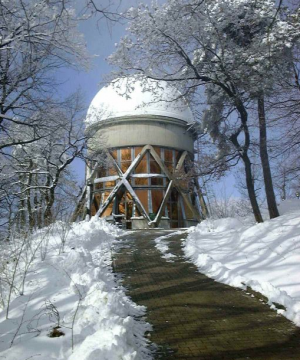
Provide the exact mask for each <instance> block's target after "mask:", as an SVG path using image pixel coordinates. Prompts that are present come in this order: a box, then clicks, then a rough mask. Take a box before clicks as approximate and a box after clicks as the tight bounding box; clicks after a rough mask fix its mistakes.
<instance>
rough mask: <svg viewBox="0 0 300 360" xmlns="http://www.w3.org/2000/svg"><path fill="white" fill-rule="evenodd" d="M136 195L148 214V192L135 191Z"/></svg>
mask: <svg viewBox="0 0 300 360" xmlns="http://www.w3.org/2000/svg"><path fill="white" fill-rule="evenodd" d="M135 193H136V195H137V196H138V198H139V199H140V202H141V203H142V204H143V206H144V208H145V210H146V212H147V213H148V212H149V207H148V190H135Z"/></svg>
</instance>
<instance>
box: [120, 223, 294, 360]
mask: <svg viewBox="0 0 300 360" xmlns="http://www.w3.org/2000/svg"><path fill="white" fill-rule="evenodd" d="M162 235H166V232H165V231H164V232H162V231H156V230H149V231H135V232H129V233H128V234H126V235H125V236H123V237H122V238H120V240H122V243H123V244H124V246H123V247H122V248H121V249H119V251H118V254H117V255H116V258H115V270H116V272H118V273H122V274H123V284H124V286H125V287H126V288H127V289H128V295H129V296H131V298H132V299H133V301H135V302H136V303H138V304H140V305H145V306H146V307H147V319H146V320H147V321H148V322H149V323H151V324H152V326H153V332H152V333H151V337H150V339H151V341H152V342H154V343H155V344H157V345H158V351H157V353H156V359H174V360H175V359H176V360H177V359H180V360H219V359H220V360H221V359H222V360H223V359H228V360H245V359H255V360H271V359H272V360H300V329H299V328H297V327H296V326H294V325H293V324H292V323H291V322H289V321H288V320H286V319H285V318H284V317H282V316H279V315H277V313H276V312H275V311H272V310H270V308H269V307H268V306H267V305H266V304H264V303H263V302H262V301H260V300H259V299H257V298H253V297H251V296H250V295H247V294H246V293H245V292H244V291H241V290H237V289H234V288H232V287H229V286H226V285H223V284H220V283H217V282H215V281H213V280H212V279H209V278H207V277H206V276H204V275H202V274H200V273H199V272H198V271H197V268H196V267H195V266H194V265H193V264H191V263H188V262H186V261H185V260H184V258H183V253H182V250H181V242H180V239H182V238H183V237H184V235H176V234H175V235H174V236H173V237H171V238H169V239H168V241H170V242H171V244H170V248H171V252H172V253H173V254H175V255H177V258H176V259H175V261H174V262H167V261H166V260H164V259H163V258H162V257H161V254H160V253H159V251H158V250H156V248H155V243H154V241H153V240H154V239H155V238H157V237H159V236H162Z"/></svg>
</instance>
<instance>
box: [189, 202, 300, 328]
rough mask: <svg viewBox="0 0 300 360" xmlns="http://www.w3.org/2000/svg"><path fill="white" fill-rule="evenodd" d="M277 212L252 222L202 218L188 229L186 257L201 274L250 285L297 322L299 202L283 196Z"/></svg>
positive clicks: (299, 305)
mask: <svg viewBox="0 0 300 360" xmlns="http://www.w3.org/2000/svg"><path fill="white" fill-rule="evenodd" d="M279 210H280V213H281V215H282V216H280V217H278V218H276V219H272V220H268V221H265V222H264V223H262V224H256V225H254V226H249V225H248V226H246V225H243V223H242V222H241V221H239V220H238V219H235V218H227V219H219V220H206V221H203V222H202V223H201V224H199V225H198V226H197V227H193V228H191V229H190V231H189V235H188V238H187V239H186V241H185V244H184V252H185V255H186V257H187V258H189V259H191V261H192V262H193V263H195V264H196V265H197V267H198V269H199V271H200V272H201V273H204V274H206V275H207V276H209V277H211V278H213V279H215V280H217V281H219V282H222V283H225V284H228V285H231V286H235V287H239V288H243V289H246V288H247V286H249V287H251V288H252V289H253V290H254V291H258V292H260V293H262V294H263V295H265V296H266V297H267V298H268V300H269V304H270V305H271V306H272V307H274V305H273V304H272V303H274V302H275V303H278V304H281V305H283V306H284V307H285V308H286V311H285V310H282V309H279V310H278V312H280V313H282V314H283V315H284V316H286V317H287V318H288V319H290V320H292V321H293V322H294V323H295V324H296V325H298V326H300V201H297V200H295V201H286V202H283V203H282V204H281V205H280V207H279Z"/></svg>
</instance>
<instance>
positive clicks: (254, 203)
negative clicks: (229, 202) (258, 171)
mask: <svg viewBox="0 0 300 360" xmlns="http://www.w3.org/2000/svg"><path fill="white" fill-rule="evenodd" d="M242 159H243V161H244V165H245V174H246V185H247V190H248V196H249V199H250V203H251V206H252V210H253V214H254V217H255V220H256V222H258V223H262V222H263V221H264V220H263V218H262V216H261V212H260V209H259V206H258V203H257V199H256V194H255V188H254V182H253V177H252V169H251V162H250V159H249V157H248V154H244V155H243V157H242Z"/></svg>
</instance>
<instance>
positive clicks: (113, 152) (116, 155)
mask: <svg viewBox="0 0 300 360" xmlns="http://www.w3.org/2000/svg"><path fill="white" fill-rule="evenodd" d="M110 154H111V156H112V157H113V158H114V159H115V160H117V158H118V151H117V150H111V151H110Z"/></svg>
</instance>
